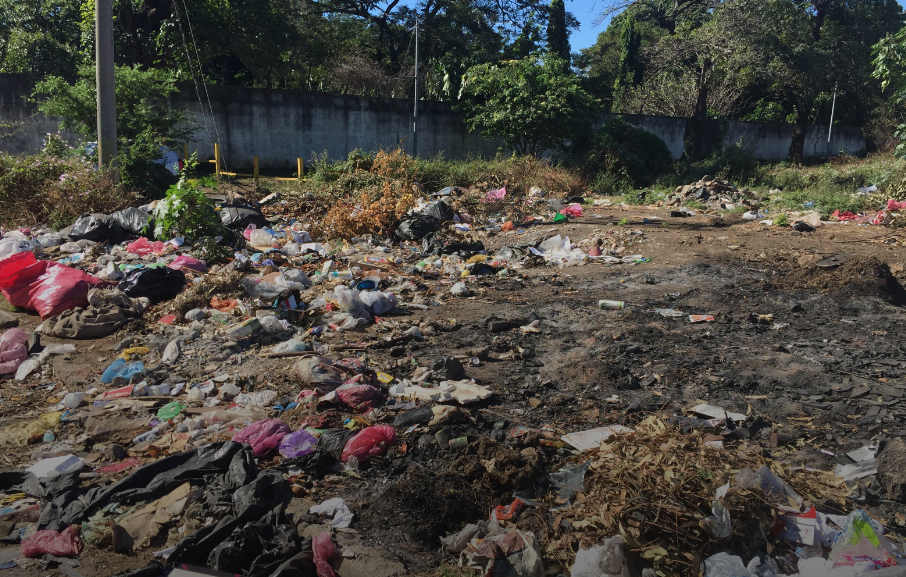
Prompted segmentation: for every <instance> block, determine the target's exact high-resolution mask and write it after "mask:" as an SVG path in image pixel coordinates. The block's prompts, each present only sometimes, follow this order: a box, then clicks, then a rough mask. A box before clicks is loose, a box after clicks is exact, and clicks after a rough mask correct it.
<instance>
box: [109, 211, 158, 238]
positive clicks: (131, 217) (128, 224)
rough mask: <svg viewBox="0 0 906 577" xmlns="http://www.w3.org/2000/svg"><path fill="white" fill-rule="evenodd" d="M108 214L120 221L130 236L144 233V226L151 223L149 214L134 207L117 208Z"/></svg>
mask: <svg viewBox="0 0 906 577" xmlns="http://www.w3.org/2000/svg"><path fill="white" fill-rule="evenodd" d="M110 216H111V217H112V218H114V219H115V220H116V221H117V222H119V223H120V226H121V227H122V228H123V231H124V232H125V233H126V234H129V235H132V236H139V235H141V234H144V233H145V232H144V231H145V227H147V226H148V225H149V224H150V223H151V215H150V214H148V213H147V212H145V211H144V210H142V209H140V208H135V207H129V208H126V209H124V210H118V211H116V212H114V213H112V214H111V215H110Z"/></svg>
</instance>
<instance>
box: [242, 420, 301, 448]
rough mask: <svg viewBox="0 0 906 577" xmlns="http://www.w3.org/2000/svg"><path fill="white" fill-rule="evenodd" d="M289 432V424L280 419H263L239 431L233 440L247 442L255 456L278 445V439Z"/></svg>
mask: <svg viewBox="0 0 906 577" xmlns="http://www.w3.org/2000/svg"><path fill="white" fill-rule="evenodd" d="M289 432H290V429H289V426H288V425H287V424H286V423H285V422H283V421H282V420H280V419H264V420H261V421H257V422H255V423H252V424H251V425H249V426H248V427H246V428H244V429H242V430H241V431H239V432H238V433H237V434H236V435H235V436H234V437H233V442H235V443H248V444H249V445H251V447H252V452H253V453H254V455H255V457H260V456H262V455H265V454H267V453H269V452H270V451H272V450H274V449H276V448H277V447H278V446H280V441H282V440H283V437H285V436H286V434H287V433H289Z"/></svg>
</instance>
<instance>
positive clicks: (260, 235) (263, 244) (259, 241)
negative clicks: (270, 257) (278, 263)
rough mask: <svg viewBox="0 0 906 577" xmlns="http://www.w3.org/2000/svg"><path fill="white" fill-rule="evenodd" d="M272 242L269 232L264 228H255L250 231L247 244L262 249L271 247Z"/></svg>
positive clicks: (272, 238) (272, 237)
mask: <svg viewBox="0 0 906 577" xmlns="http://www.w3.org/2000/svg"><path fill="white" fill-rule="evenodd" d="M273 243H274V236H273V235H272V234H271V233H269V232H267V231H266V230H262V229H260V228H257V229H255V230H253V231H252V232H251V234H250V235H249V244H250V245H252V246H253V247H255V248H263V249H268V248H273V247H272V245H273Z"/></svg>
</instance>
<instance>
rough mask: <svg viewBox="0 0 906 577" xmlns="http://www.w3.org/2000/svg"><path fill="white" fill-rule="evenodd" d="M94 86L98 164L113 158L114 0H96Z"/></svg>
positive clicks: (105, 163) (114, 137)
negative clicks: (96, 106) (96, 109)
mask: <svg viewBox="0 0 906 577" xmlns="http://www.w3.org/2000/svg"><path fill="white" fill-rule="evenodd" d="M94 32H95V44H94V47H95V51H94V55H95V59H94V61H95V84H96V86H97V91H98V164H99V166H110V165H111V163H112V162H113V160H114V159H115V158H116V84H115V83H114V78H113V0H95V3H94Z"/></svg>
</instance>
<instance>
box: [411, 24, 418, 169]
mask: <svg viewBox="0 0 906 577" xmlns="http://www.w3.org/2000/svg"><path fill="white" fill-rule="evenodd" d="M413 78H414V79H415V104H414V105H413V106H412V156H417V155H418V129H417V125H418V18H416V19H415V73H414V76H413Z"/></svg>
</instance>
